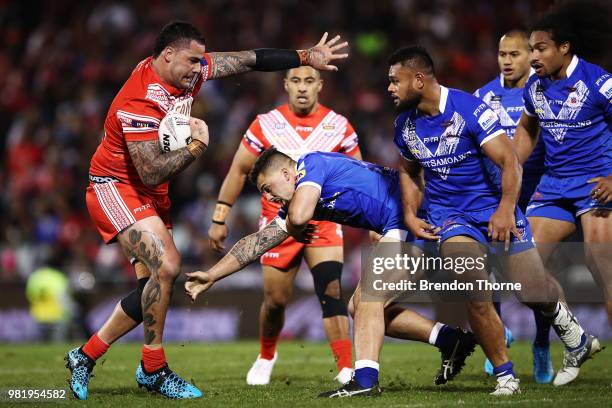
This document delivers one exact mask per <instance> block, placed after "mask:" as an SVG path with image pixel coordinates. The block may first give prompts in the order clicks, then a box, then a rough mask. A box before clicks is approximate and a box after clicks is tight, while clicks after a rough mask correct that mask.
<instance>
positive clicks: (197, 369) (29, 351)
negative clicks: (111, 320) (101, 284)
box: [0, 342, 612, 408]
mask: <svg viewBox="0 0 612 408" xmlns="http://www.w3.org/2000/svg"><path fill="white" fill-rule="evenodd" d="M67 350H68V346H63V345H6V344H5V345H0V390H2V397H1V399H0V406H7V405H8V406H10V405H15V404H11V402H10V401H8V400H7V398H6V395H7V394H6V391H7V390H8V389H14V388H20V389H58V388H67V387H66V379H67V378H68V371H67V370H66V369H65V368H64V361H63V358H64V355H65V353H66V351H67ZM257 351H258V345H257V344H256V343H254V342H239V343H218V344H187V345H184V346H183V345H179V344H169V345H167V346H166V356H167V357H168V360H169V361H170V362H171V368H172V369H174V370H175V371H177V372H178V373H179V374H180V375H183V376H185V378H187V379H193V381H194V382H195V383H196V384H197V385H198V386H199V387H200V388H201V389H202V390H203V391H204V394H205V398H204V399H201V400H195V401H183V402H180V404H185V405H200V406H206V407H224V408H227V407H249V406H254V407H255V406H257V407H262V406H266V407H268V406H271V407H277V406H278V407H280V406H282V407H291V408H296V407H313V406H329V407H337V406H342V407H346V406H372V405H375V406H384V407H389V408H391V407H415V408H416V407H435V406H449V405H451V404H452V405H463V406H466V407H472V406H490V405H502V406H506V405H518V406H551V407H553V406H554V407H555V408H557V407H562V406H571V407H577V406H589V407H605V406H610V405H609V404H610V401H611V398H612V349H608V350H605V351H604V352H603V353H600V354H598V355H597V356H596V358H595V359H594V360H592V361H589V362H588V363H587V364H586V366H585V368H584V369H583V370H582V372H581V376H580V378H579V379H578V380H576V382H575V383H573V384H571V385H569V386H566V387H562V388H555V387H553V386H552V385H538V384H535V383H534V382H533V381H532V379H531V353H530V346H529V344H526V343H520V342H519V343H514V344H513V345H512V348H511V349H510V352H511V356H512V358H513V360H514V362H515V369H516V371H517V373H518V374H519V375H520V377H521V381H522V382H521V388H522V391H523V394H522V395H519V396H512V397H502V398H500V397H497V398H496V397H491V396H489V395H488V393H489V392H490V391H492V390H493V388H494V385H495V382H494V380H492V379H490V378H487V377H485V376H484V374H483V373H482V364H483V361H484V357H483V355H482V352H481V351H480V350H478V351H477V352H476V353H475V354H474V355H473V356H472V357H471V358H470V359H469V360H468V364H467V366H466V367H465V369H464V371H463V372H462V373H461V375H460V376H459V377H458V378H457V379H456V380H455V381H454V382H453V383H451V384H448V385H446V386H440V387H438V386H434V385H433V381H432V378H433V375H434V372H435V370H436V369H437V366H438V363H439V354H438V353H437V352H436V351H435V350H434V349H433V348H432V347H431V346H428V345H424V344H415V343H387V344H386V345H385V347H384V349H383V354H382V358H381V367H382V377H381V385H382V387H383V388H384V393H383V395H382V396H380V397H378V398H364V399H351V400H321V399H316V398H315V396H316V395H317V394H318V393H319V392H322V391H327V390H330V389H332V388H335V387H336V386H335V384H334V383H333V382H332V381H331V380H332V378H333V377H334V375H335V369H334V368H335V367H334V363H333V361H332V358H331V352H330V350H329V347H328V346H327V345H326V344H319V343H299V342H282V343H281V344H280V345H279V348H278V351H279V354H280V358H279V360H278V363H277V364H276V367H275V371H274V374H273V376H272V383H271V385H270V386H267V387H249V386H247V385H246V384H245V380H244V379H245V375H246V372H247V370H248V369H249V367H250V365H251V363H252V361H253V358H254V357H255V356H256V354H257ZM138 358H139V346H138V345H123V344H120V345H116V346H113V347H112V348H111V350H110V351H109V352H108V353H107V355H106V356H105V357H103V358H102V359H101V360H100V361H99V362H98V365H97V366H96V368H95V371H94V372H95V374H96V377H95V378H93V379H92V382H91V384H90V397H89V399H88V401H87V404H86V405H87V406H108V407H127V406H147V407H149V406H151V407H153V406H166V405H167V404H168V403H169V401H168V400H166V399H164V398H162V397H160V396H156V395H151V394H148V393H146V392H144V391H141V390H140V389H138V388H137V387H136V384H135V381H134V370H135V368H136V364H137V362H138ZM553 361H554V363H555V367H558V366H559V364H560V362H561V347H560V345H559V344H555V345H553ZM76 403H80V404H82V402H76V401H74V400H72V397H71V400H70V401H63V402H60V403H59V404H58V405H66V404H76ZM34 404H35V405H43V406H52V405H53V404H51V403H45V404H41V403H40V402H36V403H30V404H29V405H27V406H34ZM19 405H20V406H26V405H24V404H19Z"/></svg>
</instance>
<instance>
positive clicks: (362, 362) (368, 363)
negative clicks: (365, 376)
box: [355, 360, 380, 371]
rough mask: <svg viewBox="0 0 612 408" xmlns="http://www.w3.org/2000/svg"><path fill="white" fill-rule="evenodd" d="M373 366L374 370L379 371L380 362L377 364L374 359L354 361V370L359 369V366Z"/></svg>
mask: <svg viewBox="0 0 612 408" xmlns="http://www.w3.org/2000/svg"><path fill="white" fill-rule="evenodd" d="M366 367H369V368H373V369H375V370H376V371H380V364H378V363H377V362H376V361H374V360H357V361H355V370H359V369H360V368H366Z"/></svg>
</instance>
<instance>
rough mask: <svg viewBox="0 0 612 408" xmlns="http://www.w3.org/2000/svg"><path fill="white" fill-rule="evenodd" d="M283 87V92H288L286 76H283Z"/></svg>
mask: <svg viewBox="0 0 612 408" xmlns="http://www.w3.org/2000/svg"><path fill="white" fill-rule="evenodd" d="M283 88H285V92H289V80H288V79H287V77H284V78H283Z"/></svg>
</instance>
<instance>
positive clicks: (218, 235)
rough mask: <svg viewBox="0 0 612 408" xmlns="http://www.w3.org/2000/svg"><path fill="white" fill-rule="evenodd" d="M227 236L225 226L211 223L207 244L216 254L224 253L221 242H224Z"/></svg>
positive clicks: (223, 246) (227, 231)
mask: <svg viewBox="0 0 612 408" xmlns="http://www.w3.org/2000/svg"><path fill="white" fill-rule="evenodd" d="M228 234H229V230H228V228H227V225H225V224H223V225H220V224H215V223H214V222H213V223H211V224H210V228H209V229H208V243H209V244H210V247H211V248H212V249H213V250H215V251H217V252H223V251H225V245H223V241H225V238H227V235H228Z"/></svg>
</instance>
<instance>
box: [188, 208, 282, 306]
mask: <svg viewBox="0 0 612 408" xmlns="http://www.w3.org/2000/svg"><path fill="white" fill-rule="evenodd" d="M288 236H289V234H288V233H287V231H285V230H284V229H283V228H282V227H281V225H280V224H279V223H278V221H277V219H274V221H272V222H271V223H270V224H268V225H267V226H265V227H264V228H263V229H262V230H260V231H257V232H255V233H253V234H251V235H248V236H246V237H244V238H242V239H241V240H240V241H238V242H236V245H234V246H233V247H232V249H231V250H230V251H229V253H228V254H227V255H225V256H224V257H223V258H222V259H221V260H220V261H219V262H217V263H216V264H215V265H214V266H213V267H212V268H210V269H209V270H208V271H206V272H192V273H187V274H186V275H187V277H188V279H187V282H185V291H186V292H187V294H188V296H189V297H191V299H192V300H195V299H196V298H197V297H198V295H199V294H200V293H202V292H205V291H207V290H208V289H210V287H211V286H212V285H213V284H214V283H215V282H216V281H218V280H220V279H223V278H225V277H226V276H229V275H231V274H233V273H235V272H238V271H239V270H241V269H242V268H244V267H245V266H247V265H249V264H250V263H253V262H255V261H256V260H257V259H259V257H260V256H262V255H263V254H264V253H266V252H268V251H269V250H270V249H272V248H274V247H276V246H277V245H279V244H280V243H281V242H283V241H284V240H285V239H287V237H288Z"/></svg>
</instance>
